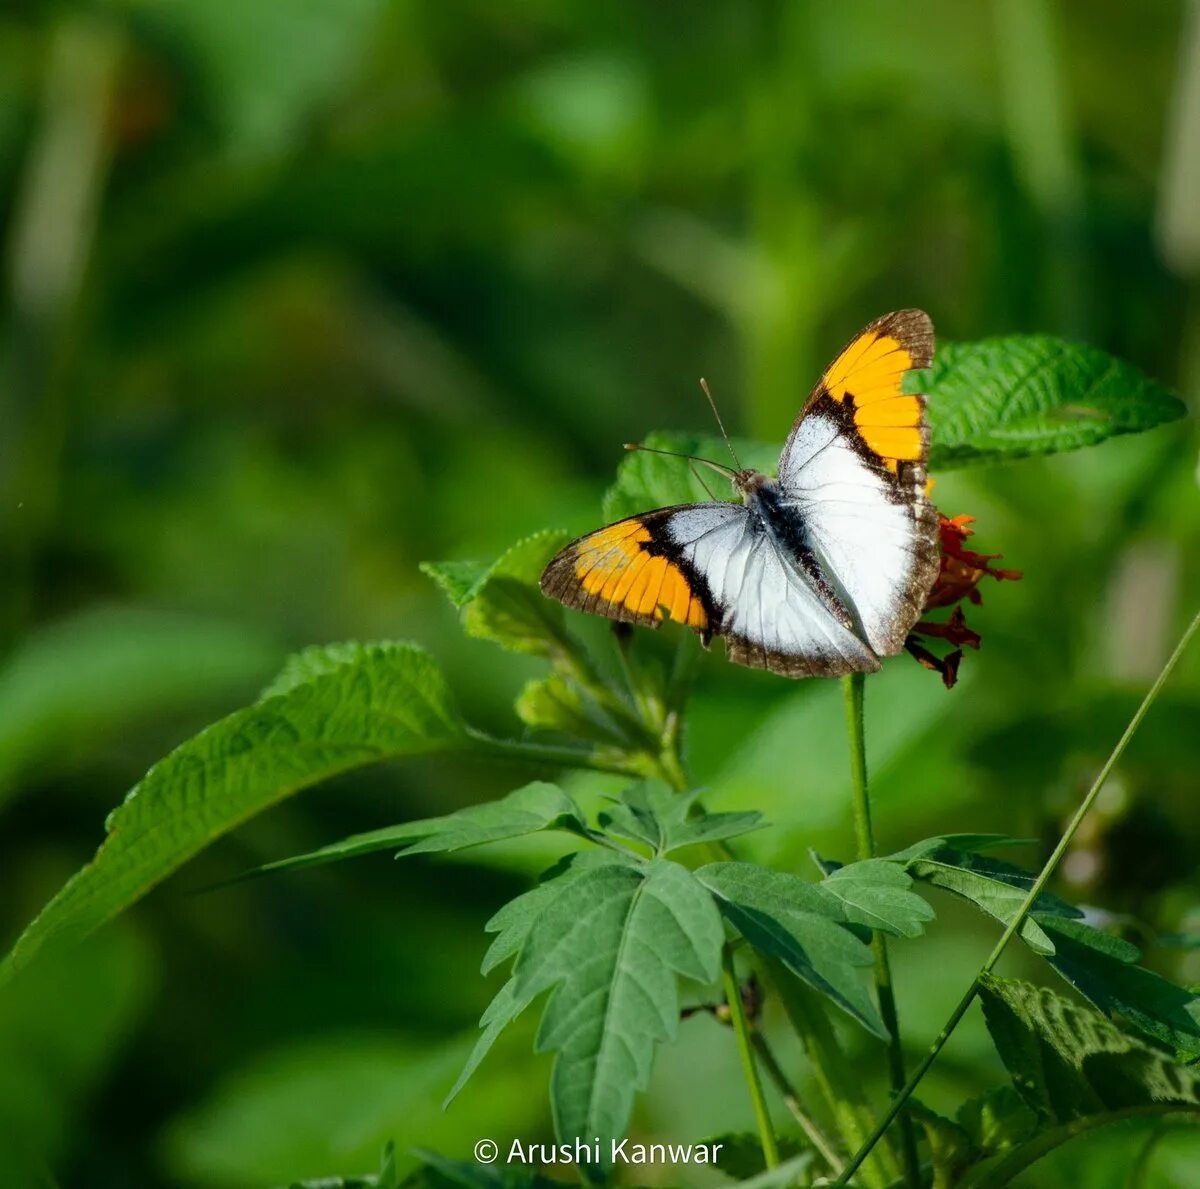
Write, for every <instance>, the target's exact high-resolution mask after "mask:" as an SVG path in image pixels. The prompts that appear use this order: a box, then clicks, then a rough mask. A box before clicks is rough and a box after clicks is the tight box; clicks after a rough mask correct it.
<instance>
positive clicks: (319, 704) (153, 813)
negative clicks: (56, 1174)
mask: <svg viewBox="0 0 1200 1189" xmlns="http://www.w3.org/2000/svg"><path fill="white" fill-rule="evenodd" d="M306 664H307V666H308V671H309V672H311V673H313V674H314V675H313V676H312V677H311V679H310V680H303V679H301V677H300V676H299V675H298V670H297V668H296V667H292V668H291V669H290V670H289V672H290V673H291V677H290V678H289V679H288V681H287V682H284V683H282V684H280V683H277V685H276V687H275V688H277V689H280V690H281V691H283V692H279V693H275V694H272V695H270V696H268V697H266V698H264V699H263V700H262V701H260V702H258V703H256V704H255V705H253V706H250V707H248V708H246V709H244V710H239V711H237V712H236V713H234V714H231V715H229V716H228V717H227V718H224V719H222V720H221V721H220V722H217V723H215V724H214V725H212V726H211V727H208V728H207V729H206V730H204V731H201V732H200V734H199V735H196V736H195V737H194V738H192V739H190V740H188V742H186V743H184V744H182V745H181V746H180V747H178V748H176V749H175V751H173V752H171V754H170V755H168V756H167V757H166V758H165V759H163V760H161V761H160V762H159V763H158V764H156V765H155V766H154V767H153V768H151V769H150V771H149V772H148V773H147V774H146V776H145V777H144V779H143V780H142V781H141V782H140V783H139V784H137V785H136V786H135V787H134V788H133V790H132V791H131V792H130V793H129V795H128V796H127V797H126V798H125V801H124V803H123V804H122V805H120V806H119V807H118V808H117V809H116V810H114V811H113V812H112V813H111V814H110V815H109V818H108V822H107V831H108V836H107V838H106V839H105V841H104V844H103V845H102V846H101V847H100V849H99V851H98V852H97V854H96V856H95V858H94V859H93V860H92V862H91V863H89V864H88V865H87V866H86V867H84V868H83V869H82V870H81V871H79V872H78V873H77V874H75V875H74V876H73V877H72V878H71V879H70V880H68V881H67V883H66V884H65V885H64V887H63V888H62V890H61V891H59V893H58V894H57V895H56V896H55V897H54V898H53V899H52V900H51V901H50V903H49V904H48V905H47V906H46V907H45V908H44V909H43V910H42V912H41V914H40V915H39V916H38V917H37V918H36V919H35V920H34V921H33V922H32V924H30V925H29V926H28V928H26V930H25V931H24V933H22V934H21V936H20V937H19V938H18V939H17V942H16V945H15V946H14V947H13V950H12V952H11V953H10V954H9V955H8V957H7V958H5V960H4V963H3V965H2V966H0V980H2V979H3V978H6V977H9V976H11V975H12V974H13V973H15V972H16V971H18V970H20V969H21V968H22V967H24V966H25V965H27V964H28V963H29V962H30V961H31V960H32V959H33V957H34V956H35V955H36V954H37V953H38V952H39V951H40V950H41V949H42V948H43V947H45V946H48V945H50V944H51V943H54V944H62V943H66V942H69V941H73V940H77V939H78V938H80V937H83V936H85V935H86V934H88V933H90V932H91V931H92V930H94V929H96V928H98V927H99V926H100V925H102V924H104V923H105V922H106V921H108V920H110V919H111V918H112V917H114V916H116V915H117V914H118V913H120V912H122V911H123V910H124V909H126V908H128V907H129V905H131V904H132V903H134V902H135V901H136V900H138V899H139V898H140V897H141V896H143V895H145V893H146V892H147V891H149V890H150V888H152V887H154V885H155V884H157V883H159V882H160V881H161V880H162V879H164V878H165V877H166V876H167V875H169V874H170V873H171V872H172V871H174V870H175V868H177V867H179V866H180V865H181V864H182V863H184V862H186V861H187V860H188V859H189V858H191V857H192V855H194V854H195V853H196V852H197V851H199V850H201V849H203V848H204V847H205V846H207V845H208V844H209V843H210V842H212V841H213V840H214V839H216V838H218V837H220V836H221V835H222V834H224V833H226V832H228V831H229V830H231V829H233V828H234V827H235V826H237V825H238V824H240V823H241V822H243V821H245V820H246V819H247V818H249V817H252V816H254V814H256V813H260V812H261V811H262V810H264V809H266V808H267V807H268V806H270V805H273V804H274V803H275V802H277V801H279V800H282V799H283V798H284V797H287V796H290V795H291V794H292V793H295V792H297V791H299V790H300V789H302V788H306V787H307V786H309V785H311V784H315V783H316V782H317V781H320V780H324V779H326V778H327V777H329V776H332V775H334V774H335V773H338V772H344V771H346V770H347V769H350V768H354V767H358V766H360V765H363V764H369V763H375V762H377V761H379V760H384V759H391V758H395V757H397V756H404V755H416V754H420V753H423V752H429V751H434V750H438V749H441V748H447V747H452V746H456V745H461V744H463V743H464V742H465V740H466V728H465V726H464V724H463V722H462V720H461V718H460V717H459V715H458V711H457V710H456V709H455V707H454V704H453V702H452V700H451V697H450V692H449V690H448V689H447V687H446V684H445V681H444V680H443V678H442V675H441V672H440V670H439V669H438V667H437V665H436V663H435V662H434V661H433V659H432V658H431V657H430V656H429V655H428V654H427V653H426V652H424V651H422V650H421V649H419V648H417V647H415V646H413V645H411V644H370V645H367V644H353V645H335V646H333V647H332V648H331V649H329V650H327V653H326V654H325V656H324V658H323V659H322V658H319V657H318V656H317V655H315V654H309V660H308V661H307V662H306Z"/></svg>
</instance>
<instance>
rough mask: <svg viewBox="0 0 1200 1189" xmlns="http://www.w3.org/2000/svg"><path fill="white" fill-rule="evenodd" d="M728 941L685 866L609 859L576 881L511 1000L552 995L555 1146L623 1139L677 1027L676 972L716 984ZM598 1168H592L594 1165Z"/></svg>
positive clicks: (526, 961)
mask: <svg viewBox="0 0 1200 1189" xmlns="http://www.w3.org/2000/svg"><path fill="white" fill-rule="evenodd" d="M723 940H724V934H723V931H722V928H721V921H720V916H719V914H718V912H717V909H716V905H715V904H714V903H713V900H712V897H711V896H710V895H709V894H708V892H707V891H706V890H705V889H704V888H703V887H702V886H701V884H700V883H699V882H698V880H697V879H696V877H695V876H694V875H693V874H692V873H691V872H689V871H688V870H687V869H686V868H683V867H680V866H679V865H678V864H676V863H672V862H669V861H665V860H661V859H660V860H656V861H655V862H653V863H651V864H649V865H648V866H646V867H645V868H644V869H642V870H637V869H634V868H632V867H627V866H622V865H616V864H610V865H607V866H603V867H598V868H596V869H595V870H593V871H590V872H587V873H586V874H584V875H581V876H580V877H579V878H578V879H575V880H574V881H572V882H571V883H570V884H569V885H568V886H567V888H566V889H565V890H564V891H562V893H561V894H560V895H558V896H557V897H555V898H554V899H553V900H552V901H550V903H549V904H548V905H547V906H546V908H545V909H544V910H543V911H542V912H541V913H540V915H539V916H538V917H537V919H536V920H535V921H534V923H533V927H532V928H531V929H530V931H529V935H528V937H527V938H526V941H525V944H524V946H523V947H522V949H521V953H520V956H519V958H518V959H517V963H516V967H515V970H514V975H513V982H514V983H515V986H514V988H513V992H512V994H513V997H514V999H515V1000H516V1002H517V1003H527V1002H528V1001H529V1000H530V999H532V998H533V997H534V996H535V995H538V994H539V993H541V992H542V991H545V990H550V989H553V993H552V994H551V996H550V999H549V1001H548V1002H547V1004H546V1010H545V1013H544V1014H543V1017H542V1022H541V1026H540V1028H539V1030H538V1040H537V1046H538V1048H539V1049H540V1050H547V1049H554V1050H557V1051H558V1057H557V1059H556V1061H555V1064H554V1072H553V1075H552V1077H551V1100H552V1103H553V1108H554V1119H555V1131H556V1133H557V1134H558V1136H559V1138H560V1140H569V1139H573V1138H575V1137H577V1136H589V1137H590V1136H599V1137H600V1140H601V1144H602V1145H603V1144H605V1143H606V1142H607V1140H608V1139H610V1138H614V1137H618V1136H620V1135H623V1134H624V1132H625V1128H626V1126H627V1124H628V1122H629V1117H630V1114H631V1112H632V1110H633V1096H634V1092H635V1091H636V1090H639V1089H644V1088H645V1086H646V1084H647V1082H648V1080H649V1076H650V1068H651V1063H652V1059H653V1051H654V1045H655V1044H656V1043H657V1042H659V1041H663V1040H670V1039H672V1038H673V1037H674V1036H675V1033H676V1030H677V1028H678V1024H679V992H678V986H677V980H676V975H683V976H684V977H686V978H691V979H696V980H698V981H704V982H711V981H713V980H714V979H715V978H716V977H717V973H718V970H719V964H720V952H721V945H722V943H723ZM592 1171H598V1170H592Z"/></svg>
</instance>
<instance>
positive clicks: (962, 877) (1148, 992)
mask: <svg viewBox="0 0 1200 1189" xmlns="http://www.w3.org/2000/svg"><path fill="white" fill-rule="evenodd" d="M944 842H945V839H941V838H935V839H926V840H925V841H924V842H919V843H916V844H915V845H914V846H912V847H909V848H908V849H907V850H904V851H900V852H898V853H897V854H895V855H889V856H888V858H887V861H888V862H896V861H898V860H899V861H902V862H903V863H904V865H905V867H906V868H907V870H908V871H910V872H911V873H912V874H913V875H915V876H916V877H917V878H918V879H922V880H925V881H926V882H928V883H931V884H933V885H934V886H936V887H940V888H944V889H945V890H946V891H949V892H953V893H954V894H956V895H958V896H961V897H962V898H964V899H966V900H969V901H971V902H972V903H973V904H975V905H976V906H977V907H979V908H981V909H983V911H984V912H986V913H988V914H989V915H990V916H993V917H995V918H996V919H997V920H999V921H1001V922H1002V923H1004V924H1008V923H1009V922H1010V921H1011V920H1012V919H1013V916H1014V915H1015V913H1016V912H1017V911H1018V910H1019V908H1020V906H1021V905H1022V904H1023V903H1024V900H1025V896H1026V895H1027V894H1028V892H1029V889H1030V888H1031V887H1033V883H1034V879H1035V877H1034V876H1033V875H1032V874H1031V873H1030V872H1028V871H1024V870H1022V869H1021V868H1019V867H1015V866H1014V865H1013V864H1011V863H1006V862H1003V861H1002V860H999V859H995V858H991V857H986V856H982V855H978V854H968V853H965V852H963V851H959V850H956V849H954V848H952V847H949V846H946V845H943V844H944ZM906 856H907V857H906ZM913 856H915V857H913ZM1082 917H1083V913H1082V912H1081V911H1080V910H1079V909H1078V908H1076V907H1074V906H1073V905H1071V904H1068V903H1067V902H1066V901H1065V900H1061V899H1059V897H1057V896H1055V895H1053V894H1052V893H1049V892H1043V893H1042V894H1041V895H1040V896H1039V897H1038V899H1037V902H1036V904H1035V906H1034V911H1033V912H1032V913H1030V915H1029V917H1027V918H1026V920H1025V922H1024V923H1023V925H1022V927H1021V938H1022V940H1023V941H1025V943H1026V944H1027V945H1028V946H1029V947H1030V948H1031V949H1032V950H1034V951H1035V952H1036V953H1038V954H1041V956H1042V957H1043V958H1045V959H1046V961H1047V962H1049V963H1050V965H1051V966H1052V967H1053V968H1054V969H1055V970H1056V971H1057V972H1058V973H1059V974H1060V975H1061V976H1062V977H1063V978H1064V979H1066V981H1067V982H1069V983H1070V984H1071V985H1072V986H1073V987H1075V988H1076V989H1077V990H1078V991H1079V992H1080V993H1081V994H1082V995H1083V996H1085V998H1087V999H1088V1000H1089V1001H1090V1002H1091V1003H1092V1004H1093V1005H1094V1006H1095V1007H1097V1008H1099V1009H1100V1010H1101V1011H1103V1012H1106V1013H1108V1014H1110V1015H1113V1016H1116V1017H1117V1018H1119V1019H1122V1020H1125V1021H1127V1022H1128V1023H1129V1024H1131V1025H1132V1026H1133V1027H1135V1028H1137V1029H1138V1030H1139V1031H1140V1032H1142V1033H1144V1034H1145V1035H1146V1036H1149V1037H1152V1038H1153V1039H1155V1040H1157V1041H1159V1042H1160V1043H1162V1044H1164V1045H1167V1046H1169V1047H1170V1048H1172V1049H1174V1050H1175V1051H1176V1052H1177V1053H1179V1054H1181V1055H1183V1056H1185V1057H1187V1058H1188V1059H1192V1058H1194V1057H1197V1056H1200V996H1198V995H1196V994H1195V993H1193V992H1191V991H1188V990H1186V989H1184V988H1183V987H1178V986H1176V985H1175V984H1174V983H1171V982H1169V981H1168V980H1167V979H1164V978H1161V977H1160V976H1159V975H1157V974H1154V973H1153V972H1151V971H1149V970H1146V969H1144V968H1143V967H1141V966H1138V965H1136V963H1137V961H1138V959H1139V958H1140V956H1141V953H1140V951H1139V950H1138V948H1137V947H1136V946H1134V945H1131V944H1130V943H1129V942H1128V941H1124V940H1122V939H1121V938H1118V937H1113V936H1112V935H1111V934H1108V933H1104V932H1101V931H1100V930H1098V929H1094V928H1092V927H1091V926H1090V925H1088V924H1087V923H1086V922H1085V921H1084V920H1083V919H1082Z"/></svg>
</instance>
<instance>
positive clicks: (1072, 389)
mask: <svg viewBox="0 0 1200 1189" xmlns="http://www.w3.org/2000/svg"><path fill="white" fill-rule="evenodd" d="M905 389H906V390H907V391H909V392H924V393H925V394H926V395H927V396H928V397H929V406H928V407H929V426H930V437H931V441H932V446H931V449H930V457H929V465H930V468H931V469H933V470H948V469H950V468H951V467H960V466H966V465H978V464H981V463H990V462H1002V461H1004V460H1006V459H1011V458H1023V457H1026V456H1028V455H1033V454H1056V453H1058V452H1059V451H1063V450H1077V449H1079V448H1080V447H1081V446H1094V445H1096V444H1097V443H1098V442H1102V441H1104V440H1105V439H1106V438H1111V437H1115V436H1116V435H1118V434H1126V433H1137V432H1139V431H1141V430H1146V429H1153V428H1154V427H1155V426H1158V425H1162V424H1165V423H1166V422H1168V421H1175V420H1177V419H1178V418H1180V417H1182V416H1183V415H1184V414H1185V412H1186V409H1185V407H1184V405H1183V403H1182V402H1181V401H1180V400H1179V398H1178V397H1177V396H1175V395H1174V394H1173V393H1172V392H1170V391H1169V390H1168V389H1166V388H1164V387H1163V386H1162V385H1161V384H1158V383H1157V382H1155V381H1154V380H1151V379H1150V378H1149V377H1147V376H1146V375H1145V374H1143V373H1142V372H1141V371H1139V370H1138V369H1137V368H1136V367H1134V366H1133V365H1132V364H1129V363H1125V362H1124V361H1123V360H1120V359H1117V358H1115V357H1114V356H1112V355H1109V354H1107V353H1106V352H1104V351H1100V350H1097V349H1096V348H1095V347H1089V346H1085V345H1083V344H1080V343H1070V342H1067V341H1065V340H1063V339H1059V338H1054V337H1053V336H1051V335H1042V334H1037V335H1009V336H1006V337H1004V338H994V339H984V340H982V341H980V342H972V343H943V344H940V345H939V346H938V350H937V353H936V355H935V357H934V362H933V366H932V367H931V368H929V369H927V370H926V371H924V372H919V373H915V374H910V375H909V376H908V377H906V383H905Z"/></svg>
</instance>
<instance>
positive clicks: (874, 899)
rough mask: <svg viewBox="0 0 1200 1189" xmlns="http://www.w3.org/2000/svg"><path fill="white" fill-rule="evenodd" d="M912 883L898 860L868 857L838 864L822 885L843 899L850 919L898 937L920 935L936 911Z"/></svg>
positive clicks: (847, 916)
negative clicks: (916, 891)
mask: <svg viewBox="0 0 1200 1189" xmlns="http://www.w3.org/2000/svg"><path fill="white" fill-rule="evenodd" d="M912 882H913V881H912V877H911V876H909V875H908V873H907V872H906V871H904V870H903V869H902V868H900V867H898V866H896V864H895V863H888V862H885V861H884V860H883V859H865V860H863V861H861V862H858V863H851V864H849V866H846V867H838V868H837V869H836V870H835V871H832V872H831V873H830V874H828V875H827V876H826V877H825V879H823V880H822V881H821V884H820V887H822V888H824V889H825V891H827V892H829V893H830V894H832V895H834V896H836V897H837V898H838V899H839V900H840V901H841V902H842V908H843V910H844V911H845V914H846V919H847V920H848V921H851V922H853V923H854V924H856V925H865V926H866V927H867V928H869V929H878V930H879V931H880V932H881V933H891V934H892V935H893V936H895V937H919V936H920V935H921V934H922V933H924V932H925V925H926V923H927V922H929V921H932V920H933V919H934V916H935V915H936V914H935V913H934V911H933V909H932V908H931V907H930V906H929V904H928V902H927V901H926V900H924V899H923V898H922V897H921V896H918V895H917V894H916V893H915V892H912V891H909V889H910V888H911V887H912Z"/></svg>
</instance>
